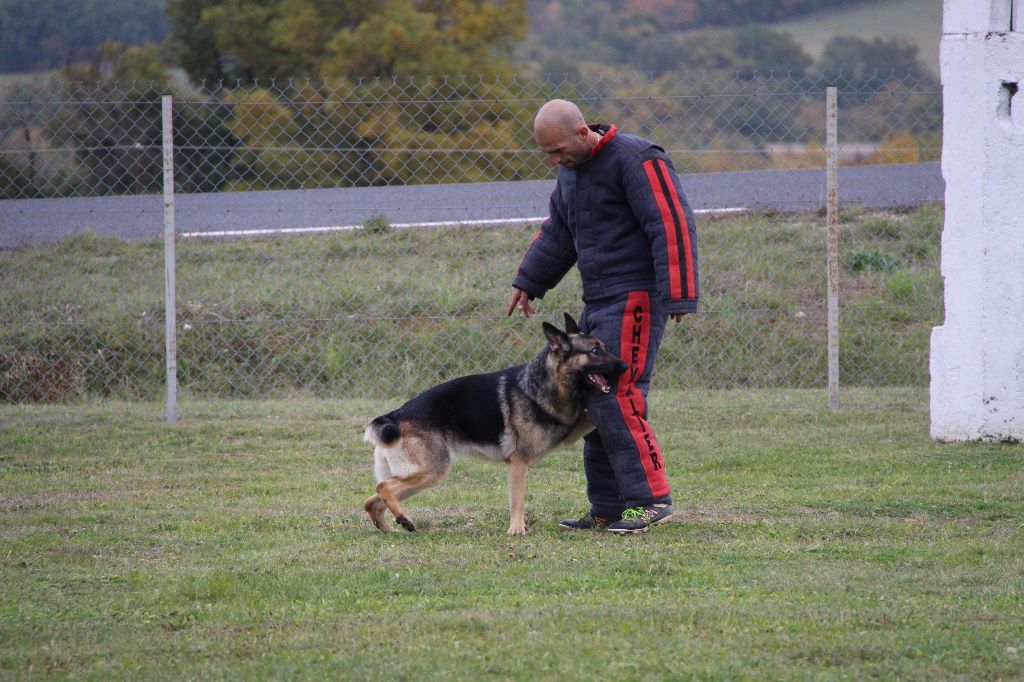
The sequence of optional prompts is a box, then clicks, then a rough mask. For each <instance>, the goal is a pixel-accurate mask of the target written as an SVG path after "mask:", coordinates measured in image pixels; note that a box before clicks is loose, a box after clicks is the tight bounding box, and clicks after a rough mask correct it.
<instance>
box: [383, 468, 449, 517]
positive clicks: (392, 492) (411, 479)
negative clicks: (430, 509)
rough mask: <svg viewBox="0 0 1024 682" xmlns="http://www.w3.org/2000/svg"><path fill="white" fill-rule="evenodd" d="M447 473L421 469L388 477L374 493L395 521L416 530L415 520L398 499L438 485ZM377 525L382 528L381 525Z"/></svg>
mask: <svg viewBox="0 0 1024 682" xmlns="http://www.w3.org/2000/svg"><path fill="white" fill-rule="evenodd" d="M446 473H448V472H447V470H446V471H444V472H442V473H441V474H440V475H438V474H432V473H430V472H425V471H421V472H418V473H415V474H412V475H410V476H403V477H401V478H399V477H397V476H396V477H392V478H388V479H385V480H383V481H381V482H380V483H378V484H377V494H376V495H374V497H377V498H379V499H380V500H382V501H383V503H384V504H386V505H387V508H388V509H390V510H391V513H392V514H394V515H395V521H397V522H398V523H399V524H400V525H401V526H402V528H404V529H406V530H408V531H414V530H416V526H414V525H413V522H412V521H410V520H409V517H408V516H406V514H405V509H403V508H402V505H401V504H399V502H398V501H399V500H404V499H405V498H407V497H409V496H410V495H414V494H416V493H418V492H419V491H421V490H424V489H426V488H430V487H431V486H434V485H437V484H438V483H440V482H441V479H443V478H444V474H446ZM372 499H373V498H372V497H371V498H370V500H372ZM370 500H367V504H369V502H370ZM382 511H383V510H382ZM371 518H372V516H371ZM375 523H376V522H375ZM377 527H378V528H380V526H377Z"/></svg>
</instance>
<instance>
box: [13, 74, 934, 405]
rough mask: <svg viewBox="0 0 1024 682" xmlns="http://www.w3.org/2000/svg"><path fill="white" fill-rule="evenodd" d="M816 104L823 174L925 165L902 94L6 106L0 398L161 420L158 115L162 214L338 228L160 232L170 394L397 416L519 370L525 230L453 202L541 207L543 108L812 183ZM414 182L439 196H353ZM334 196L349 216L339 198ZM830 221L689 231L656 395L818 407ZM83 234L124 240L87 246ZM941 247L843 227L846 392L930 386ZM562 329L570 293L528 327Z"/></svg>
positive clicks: (85, 91) (803, 204)
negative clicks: (393, 408) (468, 214)
mask: <svg viewBox="0 0 1024 682" xmlns="http://www.w3.org/2000/svg"><path fill="white" fill-rule="evenodd" d="M830 85H834V86H836V87H837V88H838V93H839V97H838V100H839V109H838V111H839V114H838V127H839V135H840V137H839V140H840V142H839V160H840V163H841V165H856V164H894V163H906V162H918V161H929V160H936V159H938V156H939V150H940V147H941V141H940V133H941V110H940V99H941V98H940V92H939V87H938V85H937V83H935V82H934V81H931V80H928V79H923V78H921V77H920V76H918V75H910V74H908V75H901V74H896V73H893V74H883V75H879V74H849V75H845V76H843V75H841V76H836V75H832V76H830V77H829V78H828V79H826V78H824V77H812V76H807V75H800V76H792V75H788V74H756V73H755V74H750V73H747V74H742V73H741V74H732V73H730V74H699V75H687V74H683V75H680V74H667V75H662V76H658V77H654V76H651V77H644V78H639V77H638V78H632V79H631V78H626V77H620V76H614V77H613V76H607V77H602V78H600V79H596V80H584V79H561V80H531V79H524V78H517V79H511V80H509V81H507V82H483V81H467V80H464V79H413V80H369V81H361V82H339V83H332V84H321V83H310V82H301V83H300V82H288V83H267V84H263V83H255V84H245V85H243V84H235V85H234V86H233V87H227V86H225V85H223V84H217V86H216V87H199V88H185V87H182V86H180V85H173V84H167V83H150V84H138V83H131V84H126V83H106V82H101V83H95V84H90V85H82V84H69V83H63V82H60V81H59V80H57V81H53V82H35V83H21V84H16V85H12V86H8V87H7V89H6V90H5V91H3V92H2V93H0V201H2V202H3V204H5V209H6V210H5V211H4V212H3V215H5V216H8V218H5V220H9V221H17V220H31V219H32V218H33V216H36V217H38V216H39V215H40V214H41V213H42V212H46V215H47V216H50V218H48V219H47V220H46V221H43V224H40V226H39V228H38V232H39V234H38V235H35V236H36V237H38V239H29V240H26V243H24V244H21V245H18V246H16V247H15V248H7V249H4V250H3V251H0V401H3V402H8V403H10V402H63V401H73V400H79V399H87V398H95V397H114V398H119V399H141V400H155V399H160V398H161V397H163V395H164V391H165V383H164V382H165V326H164V320H165V312H166V311H165V309H164V300H165V298H164V244H163V242H162V240H161V239H160V227H159V226H160V222H161V221H160V216H162V214H163V208H162V203H161V198H160V196H161V191H162V189H163V174H162V163H163V158H162V153H163V147H162V134H163V128H162V121H161V98H162V96H163V95H166V94H168V93H170V94H171V96H172V102H173V105H172V112H173V116H172V120H173V147H174V149H173V177H174V195H175V197H176V200H177V201H179V202H181V205H184V204H185V201H184V200H185V199H186V198H187V199H194V200H195V202H194V203H193V204H192V205H193V206H194V207H196V209H195V211H196V215H193V216H192V218H191V219H192V220H199V221H200V222H202V221H203V220H205V221H206V222H207V223H208V224H209V225H218V226H224V227H228V228H230V227H231V226H232V225H234V224H238V223H245V224H247V225H250V226H252V225H257V226H258V225H266V226H272V225H276V224H277V223H278V221H279V219H280V217H281V215H280V214H281V212H282V211H283V210H285V209H283V208H282V207H284V206H295V205H298V206H300V207H302V208H301V211H302V212H305V211H308V212H309V213H310V214H311V215H312V214H313V213H315V211H319V210H325V209H326V210H327V211H328V212H329V213H330V215H332V221H331V223H330V224H329V225H315V224H309V223H310V222H311V220H312V219H310V220H306V219H305V216H304V215H302V216H298V217H297V216H296V215H294V213H295V211H294V210H293V209H287V210H289V211H290V212H291V213H292V215H290V216H289V218H290V219H292V220H298V222H299V224H301V225H304V226H305V227H323V228H330V229H323V230H320V231H316V232H293V233H289V234H282V233H280V232H275V233H264V234H262V235H257V236H256V238H253V236H252V235H250V236H249V238H242V237H240V236H235V237H233V238H220V239H202V238H188V237H187V235H186V234H185V230H183V229H182V227H181V226H180V225H179V226H178V235H177V240H176V253H175V254H174V255H175V261H174V263H175V266H176V273H177V286H176V309H175V313H176V315H175V318H176V320H175V324H174V327H173V329H174V331H175V333H176V346H177V367H176V369H177V379H178V383H179V385H180V387H181V390H182V393H183V394H184V396H186V397H191V396H195V397H208V396H210V397H237V398H265V397H285V396H289V395H293V394H303V395H316V396H332V397H361V396H368V395H369V396H396V397H397V396H403V395H408V394H410V393H412V392H413V391H416V390H419V389H422V388H424V387H426V386H428V385H430V384H432V383H436V382H437V381H440V380H442V379H444V378H448V377H451V376H454V375H458V374H463V373H468V372H477V371H490V370H493V369H495V368H496V367H499V366H502V365H504V364H508V363H512V362H517V361H522V360H525V359H526V358H528V357H529V356H530V355H532V354H533V353H535V352H536V351H537V350H538V349H539V348H540V345H541V342H542V337H541V336H540V334H539V321H537V319H536V318H534V319H533V320H530V321H525V320H522V319H520V318H513V319H511V320H509V319H507V318H506V317H505V316H504V308H505V304H506V301H507V298H508V295H509V293H510V288H509V287H510V282H511V278H512V275H513V273H514V270H515V268H516V266H517V264H518V262H519V259H520V258H521V256H522V254H523V252H524V251H525V249H526V247H527V246H528V244H529V243H530V241H531V240H532V237H533V235H534V233H535V232H536V230H537V223H536V222H535V221H531V220H523V221H518V222H513V223H508V224H499V223H494V224H480V225H467V224H453V223H454V219H453V218H452V216H455V215H460V211H461V210H464V209H465V208H466V206H465V205H464V204H465V203H466V202H467V201H469V200H467V199H466V196H467V195H466V194H465V192H464V191H463V190H464V189H465V188H466V186H467V184H468V183H484V182H486V183H493V184H490V185H486V186H485V187H486V188H487V190H488V191H487V192H485V193H484V194H483V196H486V197H487V198H486V199H485V200H483V202H484V203H485V204H487V205H485V206H477V207H476V208H482V209H493V211H494V212H495V213H501V210H502V209H503V208H504V207H505V206H506V205H507V204H508V203H509V198H508V197H509V194H510V193H512V192H514V191H515V188H517V187H520V186H525V184H524V183H521V181H545V182H548V183H550V185H551V186H552V187H553V182H554V181H553V172H552V170H551V168H550V167H549V166H548V165H547V163H546V160H545V159H544V157H543V156H542V155H541V154H540V153H539V152H537V151H536V150H535V147H534V142H533V139H532V118H533V114H534V113H535V111H536V109H537V108H538V107H539V106H540V104H542V103H543V102H544V101H546V100H547V99H550V98H554V97H564V98H568V99H572V100H575V101H577V102H578V103H579V104H580V105H581V108H582V109H583V110H584V111H585V113H586V115H587V116H588V118H589V119H590V120H593V121H606V122H614V123H616V125H618V127H619V129H620V130H623V131H626V132H632V133H636V134H639V135H642V136H645V137H649V138H650V139H653V140H655V141H656V142H658V143H659V144H661V145H662V146H664V147H665V148H666V149H667V150H668V152H669V154H670V156H671V158H672V159H673V161H674V163H675V165H676V168H677V170H678V171H679V172H680V173H702V172H717V171H735V170H769V169H792V168H815V169H823V168H824V165H825V155H826V150H825V139H826V134H825V125H826V116H825V90H826V87H827V86H830ZM418 185H429V186H434V187H433V188H432V191H431V193H430V194H429V195H424V194H416V193H411V194H408V195H405V194H403V195H393V194H392V195H387V196H389V197H392V198H389V199H387V200H386V201H385V200H382V199H381V198H380V197H381V196H384V195H379V194H374V192H375V191H376V190H379V189H388V188H391V189H393V188H396V187H399V186H402V187H409V188H413V187H415V186H418ZM342 188H348V189H350V190H351V192H350V193H348V194H344V195H336V194H333V193H332V191H335V190H339V191H340V189H342ZM492 190H493V191H492ZM545 191H549V190H545ZM296 196H298V197H301V200H300V201H299V202H298V204H294V203H289V202H290V201H291V199H293V198H294V197H296ZM395 196H400V197H401V198H400V199H398V200H396V199H394V198H393V197H395ZM424 196H429V197H431V199H430V201H432V202H434V203H432V204H431V206H430V207H429V208H430V209H431V210H432V211H433V212H434V215H435V216H436V219H435V220H432V221H430V222H431V223H432V225H430V226H425V227H419V228H405V227H402V226H401V216H402V215H403V213H402V211H403V210H408V209H409V208H410V205H409V204H410V203H414V204H415V203H422V202H423V201H424V200H423V198H422V197H424ZM470 196H474V197H479V196H481V194H479V193H478V194H472V195H470ZM103 197H118V198H119V199H118V203H116V204H112V205H108V204H102V205H101V204H100V203H98V202H100V201H103V199H102V198H103ZM285 198H288V199H289V200H288V201H285ZM692 198H693V197H691V199H692ZM844 199H849V197H844V196H843V194H842V188H840V201H841V203H842V202H843V201H844ZM472 201H473V202H477V203H479V202H480V201H481V200H480V199H478V198H477V199H472ZM388 202H391V203H388ZM823 205H824V195H822V196H821V197H820V198H819V199H814V200H804V199H801V200H795V201H793V202H792V203H791V205H787V206H786V210H785V211H784V212H783V213H781V214H778V215H764V214H743V215H730V216H718V215H701V216H698V224H699V225H698V231H699V247H700V257H701V276H702V278H703V281H702V289H703V292H702V293H703V298H702V312H701V313H700V314H698V315H694V316H690V317H689V318H687V319H686V320H684V321H683V323H681V324H680V325H674V326H673V327H672V328H671V331H670V332H669V333H668V334H667V336H666V339H665V342H664V347H663V352H662V354H661V355H660V356H659V369H658V372H657V375H656V383H657V385H658V386H664V387H681V388H696V387H702V388H733V387H746V386H766V387H767V386H771V387H824V386H825V385H826V381H827V379H828V375H827V348H826V336H827V334H826V326H825V320H826V302H825V292H826V275H825V251H824V248H825V221H824V218H823V215H824V214H823V213H822V211H823ZM111 206H113V208H111ZM545 208H546V207H545ZM101 210H102V211H106V214H105V216H106V217H105V218H104V219H105V220H107V221H108V222H110V221H111V220H113V222H114V223H116V224H115V225H114V228H116V229H113V233H116V234H118V235H120V236H102V235H100V234H98V233H97V232H98V230H97V229H96V228H95V225H96V224H97V222H98V221H99V218H98V216H99V213H100V211H101ZM331 212H332V213H331ZM12 215H13V216H15V218H10V216H12ZM111 215H113V219H111ZM506 215H507V214H506ZM19 216H20V217H19ZM54 216H56V217H54ZM529 217H539V216H526V217H524V218H529ZM304 221H305V222H304ZM941 223H942V213H941V207H937V206H923V207H915V208H912V209H908V210H902V211H897V212H893V211H887V212H869V211H863V210H855V209H852V208H851V209H846V210H843V211H842V212H841V213H840V249H841V253H840V264H841V278H842V282H841V296H842V301H841V311H842V317H841V323H840V324H841V336H840V372H841V376H842V381H843V384H844V385H858V386H924V385H926V384H927V381H928V368H927V362H928V360H927V352H928V334H929V332H930V329H931V327H932V326H933V325H935V324H938V323H939V321H940V318H941V307H942V302H941V280H940V277H939V273H938V246H939V234H940V231H941ZM11 225H13V223H9V224H8V227H10V226H11ZM154 225H155V226H156V227H155V228H154ZM341 228H344V229H341ZM102 231H106V232H109V231H110V230H107V229H105V230H102ZM61 235H63V236H62V237H61V238H60V239H57V237H58V236H61ZM36 242H40V243H36ZM580 305H581V304H580V300H579V285H578V279H577V277H576V276H575V275H574V274H572V273H570V275H568V276H567V277H566V279H565V280H564V281H563V283H562V284H561V285H560V287H559V288H558V289H557V290H556V291H554V292H552V293H551V294H549V296H548V297H547V298H546V299H545V300H544V301H543V303H542V314H541V316H540V319H542V320H544V319H547V320H551V321H556V322H557V321H560V319H561V311H563V310H565V311H569V312H574V313H575V312H578V311H579V309H580Z"/></svg>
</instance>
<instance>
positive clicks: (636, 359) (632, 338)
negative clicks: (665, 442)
mask: <svg viewBox="0 0 1024 682" xmlns="http://www.w3.org/2000/svg"><path fill="white" fill-rule="evenodd" d="M650 340H651V299H650V296H649V295H648V293H647V292H646V291H633V292H630V294H629V297H628V298H627V299H626V310H625V312H624V313H623V315H622V335H621V337H620V346H619V349H620V350H619V353H620V354H621V356H622V359H623V360H624V361H625V362H626V363H628V364H629V369H627V370H626V373H625V374H623V375H622V376H621V377H619V387H618V390H617V391H616V393H615V399H616V400H617V401H618V403H619V409H620V410H621V411H622V417H623V419H624V420H625V423H626V427H627V428H628V429H629V435H630V436H632V437H633V442H634V443H635V444H636V449H637V452H638V453H640V461H641V463H642V464H643V468H644V473H645V474H646V476H647V484H648V485H649V486H650V487H651V494H652V495H653V496H654V497H655V498H659V497H665V496H666V495H669V494H670V493H671V492H672V489H671V488H670V486H669V484H668V477H667V476H666V475H665V460H664V458H663V457H662V456H661V446H660V445H659V444H658V441H657V439H656V438H655V437H654V432H653V431H652V430H651V425H650V424H649V423H648V422H647V399H646V398H644V394H643V392H642V391H640V389H639V388H637V387H636V380H637V379H639V378H640V377H641V376H643V373H644V369H645V367H646V364H647V347H648V344H650Z"/></svg>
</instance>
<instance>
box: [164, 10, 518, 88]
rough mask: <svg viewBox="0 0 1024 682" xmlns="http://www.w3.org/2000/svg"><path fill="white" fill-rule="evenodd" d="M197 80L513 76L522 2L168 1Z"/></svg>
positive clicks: (176, 35) (182, 54) (176, 37)
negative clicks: (512, 62) (452, 75)
mask: <svg viewBox="0 0 1024 682" xmlns="http://www.w3.org/2000/svg"><path fill="white" fill-rule="evenodd" d="M168 13H169V15H170V17H171V22H172V27H173V30H172V38H173V42H174V45H175V47H176V50H177V53H178V55H179V59H180V61H181V64H182V66H183V67H184V68H185V70H186V71H187V72H188V74H189V75H190V76H191V77H192V78H193V79H196V80H203V79H207V80H211V79H212V80H222V79H225V78H228V79H231V78H237V79H239V80H241V81H243V82H245V83H251V82H253V81H254V80H256V79H261V78H288V77H294V76H309V77H331V78H337V77H391V76H404V75H441V74H456V73H458V74H467V75H484V74H487V75H490V74H495V73H511V67H510V65H509V62H508V59H509V58H510V57H511V54H512V49H513V47H514V46H515V43H516V41H518V40H521V39H522V38H523V37H524V35H525V31H526V13H525V0H450V1H448V2H439V1H437V0H383V1H378V2H373V1H371V0H336V1H333V2H332V1H330V0H168Z"/></svg>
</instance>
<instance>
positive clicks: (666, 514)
mask: <svg viewBox="0 0 1024 682" xmlns="http://www.w3.org/2000/svg"><path fill="white" fill-rule="evenodd" d="M671 520H672V505H669V504H649V505H647V506H646V507H631V508H630V509H627V510H626V511H624V512H622V518H621V519H619V520H618V521H616V522H615V523H613V524H611V525H609V526H608V531H609V532H611V533H643V532H644V531H646V530H647V529H648V528H649V527H650V526H658V525H661V524H663V523H668V522H669V521H671Z"/></svg>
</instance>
